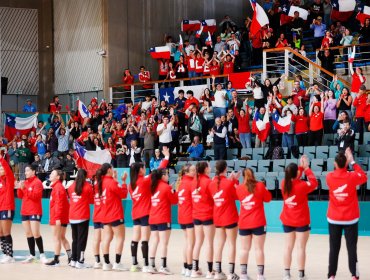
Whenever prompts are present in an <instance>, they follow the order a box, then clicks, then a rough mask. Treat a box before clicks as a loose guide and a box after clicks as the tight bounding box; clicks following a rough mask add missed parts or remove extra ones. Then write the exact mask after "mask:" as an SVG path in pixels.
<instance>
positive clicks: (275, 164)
mask: <svg viewBox="0 0 370 280" xmlns="http://www.w3.org/2000/svg"><path fill="white" fill-rule="evenodd" d="M284 170H285V159H274V160H273V161H272V171H274V172H283V171H284Z"/></svg>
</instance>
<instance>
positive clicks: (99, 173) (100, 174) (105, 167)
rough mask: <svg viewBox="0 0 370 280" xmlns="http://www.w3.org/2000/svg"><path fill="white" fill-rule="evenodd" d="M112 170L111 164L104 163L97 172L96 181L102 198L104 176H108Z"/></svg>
mask: <svg viewBox="0 0 370 280" xmlns="http://www.w3.org/2000/svg"><path fill="white" fill-rule="evenodd" d="M111 168H112V165H111V164H110V163H103V165H102V166H101V167H100V168H99V169H98V171H96V181H97V183H98V191H99V195H100V196H101V195H102V193H103V180H102V179H103V178H102V177H103V176H105V175H107V172H108V170H109V169H111Z"/></svg>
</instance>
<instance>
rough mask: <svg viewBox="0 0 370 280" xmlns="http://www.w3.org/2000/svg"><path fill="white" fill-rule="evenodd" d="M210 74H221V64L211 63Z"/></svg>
mask: <svg viewBox="0 0 370 280" xmlns="http://www.w3.org/2000/svg"><path fill="white" fill-rule="evenodd" d="M209 74H210V75H211V76H217V75H220V66H219V65H211V66H209Z"/></svg>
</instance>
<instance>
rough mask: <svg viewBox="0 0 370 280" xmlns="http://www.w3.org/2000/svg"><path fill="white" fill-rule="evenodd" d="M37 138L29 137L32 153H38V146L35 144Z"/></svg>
mask: <svg viewBox="0 0 370 280" xmlns="http://www.w3.org/2000/svg"><path fill="white" fill-rule="evenodd" d="M36 140H37V139H36V137H31V138H29V139H28V146H29V149H30V151H31V153H32V154H37V147H36V146H35V143H36Z"/></svg>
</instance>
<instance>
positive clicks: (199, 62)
mask: <svg viewBox="0 0 370 280" xmlns="http://www.w3.org/2000/svg"><path fill="white" fill-rule="evenodd" d="M203 62H204V59H203V58H201V57H200V58H196V59H195V72H196V73H203Z"/></svg>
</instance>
